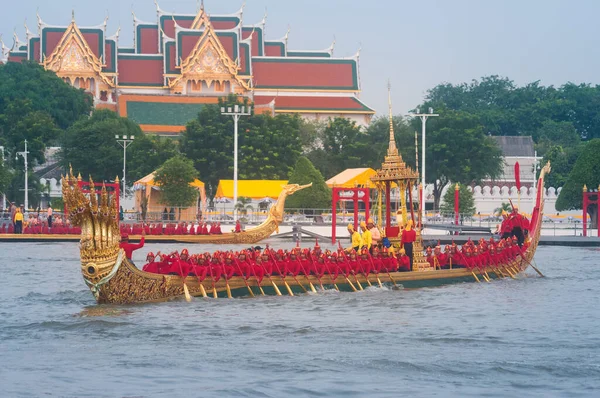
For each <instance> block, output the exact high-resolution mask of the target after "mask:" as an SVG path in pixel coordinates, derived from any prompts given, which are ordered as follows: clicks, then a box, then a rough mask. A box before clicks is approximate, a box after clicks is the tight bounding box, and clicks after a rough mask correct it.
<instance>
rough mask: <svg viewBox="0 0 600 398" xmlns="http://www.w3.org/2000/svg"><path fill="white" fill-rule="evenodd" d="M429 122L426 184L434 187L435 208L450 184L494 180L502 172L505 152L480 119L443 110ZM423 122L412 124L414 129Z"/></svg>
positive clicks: (416, 121)
mask: <svg viewBox="0 0 600 398" xmlns="http://www.w3.org/2000/svg"><path fill="white" fill-rule="evenodd" d="M440 114H441V116H440V117H439V118H433V119H431V120H430V121H428V123H427V147H426V150H425V153H426V159H425V161H426V167H427V170H426V171H427V172H426V178H427V180H426V183H428V184H433V196H434V208H438V207H439V203H440V197H441V195H442V191H443V190H444V188H445V187H446V186H447V185H448V184H449V183H450V182H451V181H464V182H466V183H471V182H476V183H478V182H480V181H481V180H483V179H487V178H489V179H494V178H496V177H498V176H499V175H500V173H501V172H502V164H503V159H502V151H501V150H500V148H498V145H497V144H496V142H495V141H494V140H493V139H492V138H491V137H489V136H487V135H485V134H484V129H483V126H482V125H481V124H480V122H479V118H478V117H477V116H473V115H471V114H468V113H465V112H455V111H448V110H443V111H440ZM420 124H421V121H420V120H419V119H416V120H414V121H413V128H414V129H416V128H418V127H420Z"/></svg>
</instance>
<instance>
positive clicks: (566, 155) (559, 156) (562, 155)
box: [541, 143, 585, 188]
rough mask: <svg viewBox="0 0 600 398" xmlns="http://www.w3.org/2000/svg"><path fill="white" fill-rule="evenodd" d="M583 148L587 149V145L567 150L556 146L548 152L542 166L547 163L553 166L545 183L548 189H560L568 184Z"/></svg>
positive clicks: (567, 148)
mask: <svg viewBox="0 0 600 398" xmlns="http://www.w3.org/2000/svg"><path fill="white" fill-rule="evenodd" d="M583 148H585V144H582V143H580V144H579V145H577V146H574V147H565V148H563V147H562V146H560V145H554V146H552V147H551V148H550V149H549V150H548V151H547V152H546V154H545V155H544V159H543V160H542V162H541V165H542V166H543V165H544V164H546V163H547V162H550V164H551V165H552V173H550V174H549V175H547V176H546V179H545V181H544V185H545V186H546V188H549V187H554V188H560V187H563V186H564V185H565V184H566V183H567V181H568V180H569V174H570V173H571V170H573V166H574V165H575V162H576V161H577V159H578V158H579V155H581V152H582V151H583Z"/></svg>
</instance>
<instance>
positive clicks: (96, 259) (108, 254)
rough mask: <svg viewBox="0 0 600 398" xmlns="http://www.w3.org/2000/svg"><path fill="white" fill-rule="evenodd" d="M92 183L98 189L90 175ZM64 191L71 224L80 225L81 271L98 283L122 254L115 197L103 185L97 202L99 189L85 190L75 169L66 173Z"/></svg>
mask: <svg viewBox="0 0 600 398" xmlns="http://www.w3.org/2000/svg"><path fill="white" fill-rule="evenodd" d="M89 187H90V191H91V192H96V190H95V186H94V182H93V180H92V179H91V178H90V183H89ZM62 192H63V200H64V202H65V205H66V208H67V209H68V212H69V220H70V221H71V224H72V225H73V226H77V227H81V240H80V243H79V251H80V257H81V272H82V274H83V277H84V279H85V280H86V282H90V283H97V282H98V281H100V280H101V279H102V278H104V277H105V276H106V275H108V274H109V273H110V271H111V269H112V268H113V266H114V264H115V262H116V260H117V256H118V254H119V241H120V239H121V234H120V232H119V222H118V220H117V214H118V212H117V209H116V198H115V197H114V194H113V195H110V194H109V193H108V192H107V190H106V187H105V186H104V185H102V190H101V191H100V192H99V194H100V203H98V198H97V195H98V193H93V194H91V193H90V194H87V193H84V192H83V190H82V189H81V187H80V184H79V179H78V178H76V177H74V176H73V171H72V170H71V171H70V173H69V174H68V175H66V176H64V177H63V184H62ZM111 196H112V197H111Z"/></svg>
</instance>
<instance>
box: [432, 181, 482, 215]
mask: <svg viewBox="0 0 600 398" xmlns="http://www.w3.org/2000/svg"><path fill="white" fill-rule="evenodd" d="M454 191H455V188H454V186H451V187H450V188H448V190H447V191H446V193H445V194H444V199H443V201H442V207H441V208H440V210H441V213H442V214H446V215H449V214H454ZM458 212H459V213H460V214H461V215H462V216H464V215H468V216H471V215H473V214H474V213H475V199H474V198H473V192H471V191H470V190H469V188H468V187H467V186H466V185H464V184H458Z"/></svg>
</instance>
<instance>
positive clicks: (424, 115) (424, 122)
mask: <svg viewBox="0 0 600 398" xmlns="http://www.w3.org/2000/svg"><path fill="white" fill-rule="evenodd" d="M408 116H413V117H420V118H421V126H422V130H421V185H423V199H422V200H423V205H422V207H423V209H422V211H423V213H422V214H421V219H422V220H423V222H424V221H425V213H426V211H425V192H426V189H425V188H426V185H425V131H426V125H427V118H429V117H436V116H439V115H438V114H437V113H433V108H429V112H428V113H420V112H419V108H417V113H410V114H409V115H408Z"/></svg>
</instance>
